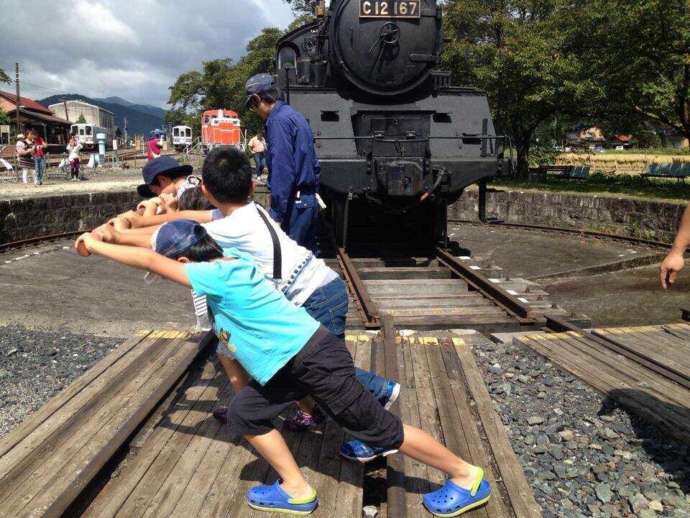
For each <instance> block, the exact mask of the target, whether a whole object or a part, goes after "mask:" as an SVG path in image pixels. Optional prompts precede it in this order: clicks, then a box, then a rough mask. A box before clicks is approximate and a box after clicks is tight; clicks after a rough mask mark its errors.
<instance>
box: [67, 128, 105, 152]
mask: <svg viewBox="0 0 690 518" xmlns="http://www.w3.org/2000/svg"><path fill="white" fill-rule="evenodd" d="M98 133H104V134H105V136H106V139H105V143H106V147H107V148H108V149H110V147H111V146H112V142H113V134H112V131H110V132H109V131H108V130H106V129H105V128H101V127H99V126H96V125H95V124H72V126H71V127H70V134H71V135H76V136H77V138H78V139H79V142H80V143H81V145H82V146H83V147H84V149H92V150H96V149H98V142H97V141H96V135H97V134H98Z"/></svg>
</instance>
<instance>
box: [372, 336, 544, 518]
mask: <svg viewBox="0 0 690 518" xmlns="http://www.w3.org/2000/svg"><path fill="white" fill-rule="evenodd" d="M387 338H388V337H387ZM394 341H395V344H396V346H397V347H396V348H395V349H392V348H390V347H388V348H386V349H385V352H386V356H387V357H386V365H389V363H390V362H391V361H392V358H390V357H389V353H390V352H391V351H392V350H393V351H396V352H397V358H396V360H397V372H398V374H399V380H400V383H401V384H402V386H403V387H402V391H401V396H400V400H399V401H400V412H401V417H402V419H403V421H404V422H406V423H409V424H411V425H414V426H418V427H420V428H422V429H424V430H425V431H427V432H429V433H430V434H431V435H432V436H434V437H435V438H436V439H437V440H439V441H441V442H442V443H444V444H445V445H446V446H447V447H448V448H449V449H451V450H452V451H453V452H455V453H457V454H459V455H461V456H462V457H463V458H465V459H466V460H468V461H469V462H472V463H474V464H477V465H480V466H482V467H484V469H485V472H486V476H487V478H488V480H489V481H490V482H491V484H492V486H493V496H492V499H491V500H490V501H489V504H488V505H487V506H485V507H482V508H480V509H477V510H475V511H472V512H470V513H467V515H466V516H477V517H480V516H481V517H485V518H498V517H508V516H515V517H518V518H528V517H529V518H538V517H540V516H541V509H540V507H539V505H538V504H537V502H536V500H535V498H534V495H533V493H532V490H531V488H530V487H529V484H528V483H527V479H526V478H525V475H524V473H523V471H522V468H521V466H520V464H519V461H518V460H517V457H516V455H515V453H514V452H513V450H512V447H511V446H510V442H509V439H508V435H507V433H506V430H505V428H504V427H503V424H502V423H501V420H500V418H499V416H498V415H497V414H496V412H495V410H494V406H493V403H492V401H491V398H490V396H489V393H488V390H487V388H486V386H485V385H484V382H483V380H482V376H481V373H480V371H479V369H478V368H477V365H476V364H475V362H474V358H473V356H472V352H471V349H470V345H469V344H468V343H466V342H465V341H464V340H463V339H462V338H460V337H458V336H452V335H449V334H448V333H439V334H431V333H423V334H416V335H412V336H409V337H401V336H396V337H395V338H394ZM391 371H392V369H390V368H386V374H388V373H389V372H391ZM395 460H396V465H395V466H394V470H398V469H403V470H404V472H405V479H404V488H405V495H404V498H405V512H404V514H401V513H398V514H393V513H392V512H391V509H390V505H389V507H388V516H389V517H393V516H395V517H396V518H397V517H399V516H407V517H420V518H421V517H425V518H426V517H428V516H429V513H428V511H426V510H425V509H424V507H423V505H422V501H421V494H422V493H425V492H428V491H430V490H433V489H435V488H437V487H438V486H440V485H441V484H443V482H444V475H443V474H442V473H440V472H439V471H437V470H435V469H433V468H429V467H427V466H425V465H424V464H421V463H419V462H416V461H414V460H412V459H410V458H407V457H401V460H402V468H400V467H398V466H397V459H395ZM389 471H390V470H389ZM390 495H391V491H390V489H389V498H390Z"/></svg>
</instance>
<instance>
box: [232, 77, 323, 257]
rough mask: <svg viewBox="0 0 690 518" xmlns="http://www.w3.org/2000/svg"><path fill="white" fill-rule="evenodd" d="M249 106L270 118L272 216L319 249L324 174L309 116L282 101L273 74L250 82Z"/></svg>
mask: <svg viewBox="0 0 690 518" xmlns="http://www.w3.org/2000/svg"><path fill="white" fill-rule="evenodd" d="M245 89H246V92H247V100H246V105H247V107H248V108H249V109H250V110H252V111H254V112H256V114H257V115H258V116H259V117H261V119H263V120H264V121H265V122H266V141H267V143H268V154H267V157H266V158H267V162H268V170H269V172H270V174H269V181H268V187H269V189H270V191H271V210H270V214H271V217H272V218H273V219H274V220H275V221H276V222H278V223H279V224H280V226H281V228H282V229H283V230H284V231H285V232H286V233H287V235H288V236H290V237H291V238H292V239H294V240H295V241H297V243H298V244H300V245H301V246H303V247H305V248H307V249H309V250H311V251H312V252H314V253H316V251H317V247H316V236H317V234H318V230H319V229H318V225H319V203H318V201H317V196H316V195H317V193H318V191H319V177H320V171H321V166H320V165H319V161H318V159H317V158H316V150H315V149H314V137H313V135H312V132H311V128H310V127H309V124H308V123H307V121H306V119H305V118H304V117H303V116H302V114H300V113H299V112H297V111H295V110H294V109H293V108H292V107H291V106H290V105H288V104H286V103H284V102H283V101H279V100H278V90H277V88H276V86H275V82H274V80H273V76H271V75H270V74H257V75H255V76H252V77H251V78H249V80H248V81H247V84H246V86H245Z"/></svg>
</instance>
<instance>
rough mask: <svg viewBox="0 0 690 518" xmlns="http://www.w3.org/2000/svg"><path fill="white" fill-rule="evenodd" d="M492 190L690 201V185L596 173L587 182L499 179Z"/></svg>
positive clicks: (674, 181) (550, 178)
mask: <svg viewBox="0 0 690 518" xmlns="http://www.w3.org/2000/svg"><path fill="white" fill-rule="evenodd" d="M490 185H491V186H493V187H508V188H513V189H526V190H536V191H553V192H575V193H592V194H600V195H610V196H620V195H624V196H631V197H635V198H643V199H646V200H648V199H659V200H677V201H688V200H690V182H689V183H679V182H677V181H676V180H665V179H647V178H641V177H640V176H634V175H626V174H619V175H616V176H610V175H603V174H593V175H591V176H590V177H589V178H588V179H587V180H570V179H565V178H559V177H556V176H547V178H546V180H544V181H542V182H528V181H526V180H517V179H514V178H496V179H494V180H492V181H491V184H490Z"/></svg>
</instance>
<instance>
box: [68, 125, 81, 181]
mask: <svg viewBox="0 0 690 518" xmlns="http://www.w3.org/2000/svg"><path fill="white" fill-rule="evenodd" d="M79 151H81V144H80V143H79V140H78V139H77V136H76V135H72V136H71V137H70V138H69V143H68V144H67V152H68V153H69V155H68V157H67V161H68V162H69V171H70V180H72V181H73V182H78V181H79V174H80V169H81V159H80V158H79Z"/></svg>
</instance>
